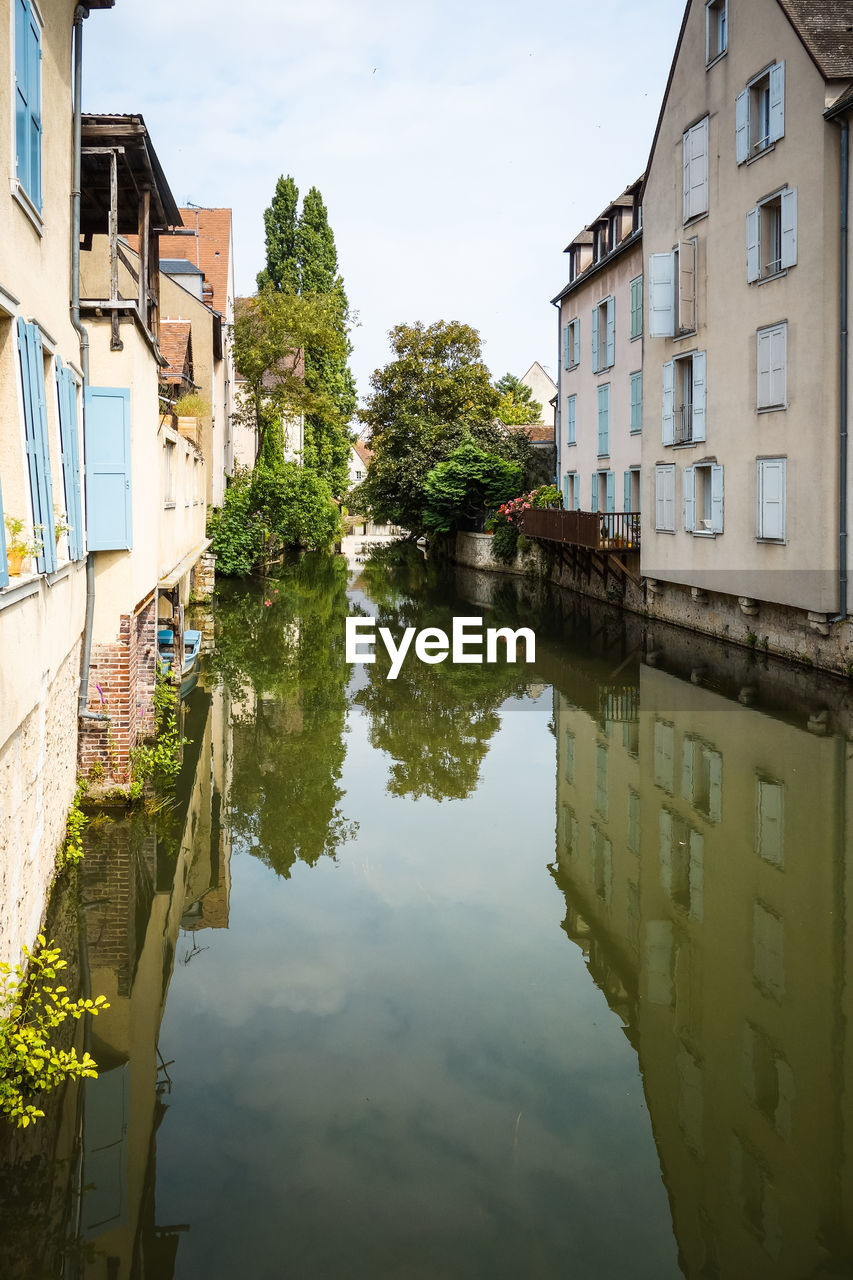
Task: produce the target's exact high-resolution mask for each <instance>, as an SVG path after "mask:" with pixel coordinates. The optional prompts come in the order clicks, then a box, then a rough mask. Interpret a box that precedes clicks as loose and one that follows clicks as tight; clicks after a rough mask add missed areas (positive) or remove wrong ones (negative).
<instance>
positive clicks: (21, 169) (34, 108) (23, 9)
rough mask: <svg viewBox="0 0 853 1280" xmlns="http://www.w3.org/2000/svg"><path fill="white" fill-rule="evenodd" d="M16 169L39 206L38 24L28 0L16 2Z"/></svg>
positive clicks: (39, 88) (39, 103)
mask: <svg viewBox="0 0 853 1280" xmlns="http://www.w3.org/2000/svg"><path fill="white" fill-rule="evenodd" d="M15 150H16V164H15V172H16V175H17V178H18V181H19V182H20V184H21V186H22V187H23V188H24V190H25V191H26V193H27V195H28V196H29V197H30V199H31V200H32V202H33V204H34V205H35V206H36V208H37V209H41V27H40V25H39V23H38V20H37V18H36V16H35V14H34V13H33V8H32V5H31V3H30V0H16V3H15Z"/></svg>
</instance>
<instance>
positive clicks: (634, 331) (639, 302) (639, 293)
mask: <svg viewBox="0 0 853 1280" xmlns="http://www.w3.org/2000/svg"><path fill="white" fill-rule="evenodd" d="M642 332H643V277H642V276H637V278H636V280H632V281H631V337H632V338H639V337H640V335H641V333H642Z"/></svg>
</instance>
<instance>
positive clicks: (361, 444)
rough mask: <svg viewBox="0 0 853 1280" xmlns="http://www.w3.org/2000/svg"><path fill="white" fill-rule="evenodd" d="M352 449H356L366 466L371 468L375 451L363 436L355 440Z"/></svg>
mask: <svg viewBox="0 0 853 1280" xmlns="http://www.w3.org/2000/svg"><path fill="white" fill-rule="evenodd" d="M352 447H353V449H355V451H356V453H357V454H358V456H359V457H360V458H361V460H362V462H363V463H364V465H365V466H366V467H369V466H370V463H371V462H372V461H373V450H372V449H371V447H370V445H369V444H368V443H367V441H366V440H362V438H361V436H359V437H358V439H357V440H353V442H352Z"/></svg>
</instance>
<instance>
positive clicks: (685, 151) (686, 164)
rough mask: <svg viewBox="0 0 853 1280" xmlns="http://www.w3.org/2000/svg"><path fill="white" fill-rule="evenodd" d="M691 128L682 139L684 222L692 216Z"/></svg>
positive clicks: (682, 202) (682, 205)
mask: <svg viewBox="0 0 853 1280" xmlns="http://www.w3.org/2000/svg"><path fill="white" fill-rule="evenodd" d="M691 150H692V148H691V145H690V130H689V129H688V130H687V132H686V133H685V134H684V137H683V138H682V139H681V208H682V219H683V221H684V222H687V220H688V219H689V217H690V160H691Z"/></svg>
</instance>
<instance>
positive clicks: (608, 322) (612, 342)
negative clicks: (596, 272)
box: [604, 297, 616, 369]
mask: <svg viewBox="0 0 853 1280" xmlns="http://www.w3.org/2000/svg"><path fill="white" fill-rule="evenodd" d="M605 326H606V327H605V331H604V334H605V336H604V351H605V357H604V358H605V364H606V365H607V368H608V369H609V368H610V367H611V365H613V364H614V363H615V361H616V299H615V298H614V297H610V298H608V299H607V306H606V308H605Z"/></svg>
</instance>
